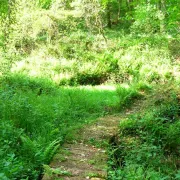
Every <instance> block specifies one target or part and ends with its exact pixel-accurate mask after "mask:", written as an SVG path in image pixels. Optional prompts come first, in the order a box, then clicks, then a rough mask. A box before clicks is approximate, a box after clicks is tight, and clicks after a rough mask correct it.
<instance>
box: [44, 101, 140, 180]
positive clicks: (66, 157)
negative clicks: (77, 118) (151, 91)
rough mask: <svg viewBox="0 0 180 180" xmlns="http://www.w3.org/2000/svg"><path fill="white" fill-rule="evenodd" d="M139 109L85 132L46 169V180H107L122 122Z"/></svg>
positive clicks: (106, 118)
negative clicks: (112, 147) (111, 150)
mask: <svg viewBox="0 0 180 180" xmlns="http://www.w3.org/2000/svg"><path fill="white" fill-rule="evenodd" d="M139 107H140V106H139V102H138V103H136V104H135V105H133V108H131V109H126V110H125V111H123V112H121V113H119V114H115V115H107V116H104V117H101V118H99V119H98V120H97V121H96V122H95V123H94V124H92V125H87V126H86V127H84V128H82V129H81V130H80V131H79V132H78V135H77V138H76V139H77V140H76V141H72V142H69V143H65V144H64V145H63V147H61V148H60V150H59V152H58V153H57V154H56V155H55V157H54V159H53V161H52V162H51V164H50V166H45V171H46V173H45V175H44V177H43V180H53V179H59V180H60V179H64V180H83V179H91V180H103V179H107V160H108V153H107V149H108V148H107V147H108V144H109V143H110V142H111V139H113V137H114V136H115V135H116V134H117V132H118V125H119V121H120V120H121V119H124V118H126V117H127V116H128V115H129V114H132V113H134V112H137V111H138V109H139Z"/></svg>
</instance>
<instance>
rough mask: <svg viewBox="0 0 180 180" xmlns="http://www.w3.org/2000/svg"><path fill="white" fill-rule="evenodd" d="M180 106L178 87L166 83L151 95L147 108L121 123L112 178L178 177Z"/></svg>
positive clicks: (110, 172)
mask: <svg viewBox="0 0 180 180" xmlns="http://www.w3.org/2000/svg"><path fill="white" fill-rule="evenodd" d="M179 107H180V105H179V100H178V92H177V90H174V88H173V89H172V88H167V87H166V86H164V87H161V88H160V89H158V90H157V89H156V91H155V94H153V95H151V96H150V97H149V98H148V100H147V104H146V109H145V110H143V111H141V112H140V113H138V114H136V115H133V116H131V117H129V119H127V120H124V121H122V122H121V123H120V132H119V135H118V137H117V139H116V140H115V142H114V144H113V145H112V149H111V154H110V160H109V167H110V169H109V179H149V178H150V179H164V178H166V179H175V176H176V175H177V174H178V163H179V162H178V156H179V144H180V138H179V135H180V133H179V128H180V126H179V124H180V119H179V115H180V109H179ZM111 168H112V169H111Z"/></svg>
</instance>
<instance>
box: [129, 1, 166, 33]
mask: <svg viewBox="0 0 180 180" xmlns="http://www.w3.org/2000/svg"><path fill="white" fill-rule="evenodd" d="M164 18H165V15H164V14H163V12H162V11H160V10H159V9H157V7H156V6H155V5H150V4H147V5H143V6H142V5H140V6H137V7H136V9H135V15H134V23H133V25H132V26H131V29H132V33H138V34H139V33H140V34H153V33H159V32H161V33H162V32H164Z"/></svg>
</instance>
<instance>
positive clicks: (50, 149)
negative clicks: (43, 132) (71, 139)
mask: <svg viewBox="0 0 180 180" xmlns="http://www.w3.org/2000/svg"><path fill="white" fill-rule="evenodd" d="M60 142H61V140H59V139H57V140H54V141H53V142H51V143H50V144H49V145H48V146H47V147H46V149H45V151H44V153H43V159H44V163H45V164H48V163H49V162H50V161H51V159H52V158H53V156H54V154H55V153H56V151H57V149H58V148H59V146H60Z"/></svg>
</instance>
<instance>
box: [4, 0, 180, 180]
mask: <svg viewBox="0 0 180 180" xmlns="http://www.w3.org/2000/svg"><path fill="white" fill-rule="evenodd" d="M163 2H164V1H161V2H157V1H154V0H151V1H149V3H146V2H145V1H144V0H142V1H124V0H122V1H118V0H103V1H98V0H95V1H89V0H82V1H78V0H77V1H76V0H74V1H72V0H68V1H64V0H53V1H52V0H39V1H35V0H32V1H30V0H26V1H25V0H14V1H6V0H1V1H0V26H1V29H0V99H1V101H0V112H1V113H0V128H1V129H2V131H0V160H1V161H0V169H1V173H0V179H28V178H29V179H38V178H39V176H40V174H41V173H42V171H43V164H48V163H49V162H50V160H51V158H52V157H53V155H54V153H55V152H56V150H57V149H58V147H59V145H61V144H62V143H63V142H64V141H65V140H66V137H67V138H68V137H72V136H73V135H72V131H74V130H75V129H77V128H79V127H81V126H82V124H84V123H88V122H91V120H92V119H94V118H95V117H98V116H101V115H104V114H106V113H109V111H108V108H110V109H113V111H116V110H121V109H122V108H123V107H124V106H125V107H128V106H129V105H131V104H132V102H133V101H134V100H135V99H139V98H140V97H142V95H143V94H144V93H146V92H148V91H150V90H152V89H151V87H153V85H155V84H159V85H162V84H166V83H167V82H172V83H174V84H176V83H177V84H178V83H179V79H180V76H179V70H180V67H179V62H178V60H179V37H178V36H179V35H178V33H177V32H178V30H179V24H178V21H179V17H180V16H179V11H178V10H179V7H178V6H179V5H178V1H177V0H173V1H170V0H167V1H166V4H165V3H163ZM108 23H109V24H108ZM109 25H110V26H111V29H110V28H109V29H107V28H106V27H107V26H109ZM129 27H130V28H129ZM127 32H128V34H127ZM101 84H116V85H115V86H117V90H115V88H113V89H112V87H111V89H103V88H104V86H98V87H97V86H95V85H101ZM124 84H128V86H124ZM79 85H83V86H79ZM85 85H90V86H85ZM92 85H93V87H92ZM113 87H114V85H113ZM106 88H109V86H107V87H106ZM160 94H161V92H160ZM171 95H172V94H171ZM164 96H166V94H164ZM174 96H175V95H174ZM160 97H161V96H159V95H158V96H156V99H157V101H156V102H155V103H156V104H157V108H154V109H153V110H152V112H148V113H147V115H145V116H144V118H142V117H132V120H129V121H128V122H129V124H128V122H127V124H126V123H124V124H123V123H122V125H121V128H122V131H123V133H124V134H126V135H127V136H128V137H129V136H130V135H132V134H133V133H135V134H136V135H137V136H138V137H139V139H138V140H136V139H135V140H134V139H133V140H134V142H135V143H137V144H135V145H136V146H137V147H139V150H136V149H134V144H133V145H132V148H130V152H132V156H130V157H129V156H127V157H128V158H129V159H127V161H126V163H129V164H128V166H126V167H125V168H124V169H115V170H114V171H110V172H109V173H110V174H111V175H110V177H111V178H112V179H113V178H114V179H116V178H117V179H118V178H120V177H121V176H122V177H123V176H124V177H125V179H134V178H136V177H137V179H138V178H142V179H143V178H145V177H144V176H146V178H150V179H153V178H154V179H158V178H159V179H160V178H161V177H162V176H163V177H164V175H163V173H164V174H168V173H167V172H169V176H171V174H173V172H174V176H173V177H174V178H175V177H179V172H178V171H177V170H175V169H173V168H169V169H168V168H167V170H166V168H165V166H166V165H167V163H168V162H167V161H165V166H163V168H162V169H163V170H162V171H163V172H157V167H158V166H159V164H158V163H156V164H155V168H156V169H154V168H153V167H152V166H151V165H152V164H153V163H154V162H155V160H152V163H151V162H150V161H149V159H150V158H149V157H152V156H153V157H157V156H156V155H152V154H157V155H159V157H157V158H159V160H164V159H163V158H164V157H165V155H164V154H163V153H162V147H163V148H164V149H165V153H170V154H171V153H172V149H174V150H177V143H179V134H178V132H179V121H178V120H177V118H178V117H179V109H178V108H179V106H177V98H174V99H173V97H172V96H171V98H170V101H169V102H168V103H167V100H164V99H163V98H160ZM172 99H173V101H172ZM164 103H165V104H164ZM160 104H162V105H160ZM107 107H108V108H107ZM106 109H107V110H106ZM106 111H107V112H106ZM111 113H112V112H111ZM139 119H140V121H139ZM152 119H153V120H154V121H152ZM151 125H152V126H151ZM142 127H143V128H144V129H143V130H142V129H141V128H142ZM130 131H131V132H130ZM143 133H144V134H143ZM133 135H134V134H133ZM148 136H149V137H150V138H148V142H144V141H143V140H142V138H143V137H148ZM157 137H158V138H157ZM123 138H124V137H123ZM130 138H131V137H130ZM125 140H126V139H125ZM123 141H124V139H123ZM142 141H143V142H142ZM123 143H125V145H127V144H126V142H123ZM140 145H142V148H141V147H140ZM130 146H131V145H130ZM127 147H129V146H127ZM115 151H116V149H115ZM127 151H129V149H127ZM116 152H117V153H119V151H118V149H117V151H116ZM115 154H116V153H115ZM136 154H138V158H139V159H140V160H137V159H136V158H135V155H136ZM125 155H126V154H125ZM172 157H173V158H174V157H175V156H174V155H172ZM148 158H149V159H148ZM173 158H172V159H171V157H170V161H171V162H170V164H173V163H172V161H173V162H174V161H175V160H174V159H173ZM131 160H133V161H134V163H131ZM144 162H149V164H150V166H151V167H148V169H147V167H146V166H145V165H144V164H143V163H144ZM163 162H164V161H163ZM146 165H147V164H146ZM172 166H173V165H172ZM44 167H46V166H44ZM46 169H47V168H46ZM50 171H52V173H63V172H61V170H59V171H58V172H54V170H53V169H50ZM143 172H146V175H144V174H143ZM64 173H66V172H64ZM136 174H138V176H136Z"/></svg>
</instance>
